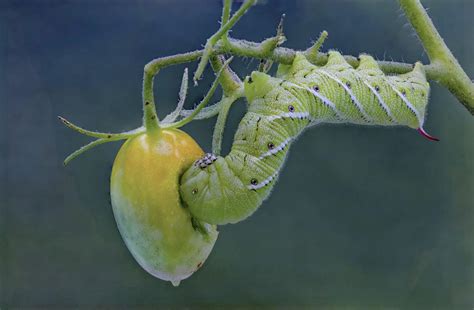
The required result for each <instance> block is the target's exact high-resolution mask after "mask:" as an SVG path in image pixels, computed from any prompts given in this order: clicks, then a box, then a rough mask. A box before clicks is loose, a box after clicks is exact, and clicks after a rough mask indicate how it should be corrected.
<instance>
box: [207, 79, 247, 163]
mask: <svg viewBox="0 0 474 310" xmlns="http://www.w3.org/2000/svg"><path fill="white" fill-rule="evenodd" d="M243 96H244V94H243V88H241V89H240V91H237V92H235V93H234V94H233V95H232V96H231V97H223V98H222V100H221V102H220V105H221V108H220V110H219V115H218V116H217V120H216V125H215V127H214V133H213V134H212V153H213V154H215V155H220V154H221V149H222V137H223V135H224V129H225V123H226V121H227V115H228V114H229V110H230V107H231V106H232V104H233V103H234V102H235V101H236V100H237V99H239V98H240V97H243Z"/></svg>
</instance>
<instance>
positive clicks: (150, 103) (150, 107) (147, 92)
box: [143, 70, 160, 132]
mask: <svg viewBox="0 0 474 310" xmlns="http://www.w3.org/2000/svg"><path fill="white" fill-rule="evenodd" d="M153 79H154V75H153V74H150V73H148V72H147V71H146V70H145V72H144V73H143V126H144V127H145V129H146V131H147V132H150V131H154V130H157V129H159V128H160V125H159V120H158V115H157V114H156V108H155V99H154V96H153Z"/></svg>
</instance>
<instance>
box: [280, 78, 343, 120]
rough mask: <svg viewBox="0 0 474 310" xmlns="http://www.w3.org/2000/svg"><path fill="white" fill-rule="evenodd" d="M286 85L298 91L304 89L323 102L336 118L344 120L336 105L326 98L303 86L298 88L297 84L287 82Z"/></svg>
mask: <svg viewBox="0 0 474 310" xmlns="http://www.w3.org/2000/svg"><path fill="white" fill-rule="evenodd" d="M287 84H288V85H289V86H293V87H296V88H300V89H304V90H306V91H309V92H310V93H312V94H313V95H314V96H316V97H317V98H319V99H321V101H322V102H323V104H325V105H326V106H328V107H330V108H331V109H332V110H333V111H334V113H336V115H337V117H338V118H339V119H341V120H342V119H344V116H343V115H342V114H341V112H340V111H339V110H338V109H337V108H336V105H335V104H334V102H332V101H331V100H329V99H328V98H326V97H324V96H323V95H321V94H319V93H318V92H317V91H315V90H314V89H311V88H309V87H305V86H300V85H298V84H295V83H292V82H287Z"/></svg>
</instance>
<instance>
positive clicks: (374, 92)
mask: <svg viewBox="0 0 474 310" xmlns="http://www.w3.org/2000/svg"><path fill="white" fill-rule="evenodd" d="M354 73H355V74H356V75H357V76H358V77H359V78H360V79H361V80H362V81H363V82H364V84H365V85H366V86H367V87H368V88H369V89H370V91H371V92H372V94H374V95H375V97H377V100H378V101H379V104H380V106H381V107H382V109H383V110H384V111H385V113H387V116H388V117H389V118H390V121H391V122H392V123H395V124H398V122H397V121H396V120H395V118H394V117H393V115H392V111H391V110H390V108H389V107H388V105H387V104H386V103H385V101H383V99H382V96H380V94H379V93H378V91H377V90H376V89H375V88H374V87H372V85H370V83H369V82H367V81H366V80H364V78H363V77H362V76H360V74H359V73H358V72H354Z"/></svg>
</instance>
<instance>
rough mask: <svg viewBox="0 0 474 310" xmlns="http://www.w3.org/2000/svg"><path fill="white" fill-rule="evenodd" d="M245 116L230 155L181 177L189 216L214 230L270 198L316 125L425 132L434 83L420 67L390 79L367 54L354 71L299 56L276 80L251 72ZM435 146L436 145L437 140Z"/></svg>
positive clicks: (333, 58)
mask: <svg viewBox="0 0 474 310" xmlns="http://www.w3.org/2000/svg"><path fill="white" fill-rule="evenodd" d="M245 95H246V98H247V101H248V112H247V113H246V114H245V116H244V117H243V118H242V120H241V122H240V124H239V127H238V129H237V131H236V133H235V136H234V143H233V145H232V148H231V151H230V153H229V154H228V155H227V156H225V157H221V156H214V155H212V154H207V155H206V156H205V157H204V158H203V159H201V160H200V161H197V162H196V163H195V164H194V165H193V166H192V167H191V168H189V169H188V170H187V171H186V172H185V173H184V174H183V176H182V177H181V187H180V191H181V198H182V199H183V202H184V204H185V205H186V206H187V207H188V208H189V211H190V212H191V214H192V215H193V216H194V217H196V218H197V219H199V220H202V221H204V222H207V223H211V224H227V223H236V222H239V221H241V220H243V219H245V218H246V217H248V216H250V215H251V214H252V213H253V212H255V211H256V209H257V208H258V207H259V206H260V205H261V203H262V201H263V200H264V199H265V198H267V197H268V195H269V194H270V192H271V189H272V188H273V186H274V184H275V182H276V180H277V178H278V175H279V172H280V169H281V168H282V166H283V164H284V161H285V159H286V156H287V153H288V150H289V147H290V145H291V142H292V141H293V140H295V139H296V138H297V137H298V136H299V135H300V134H301V132H302V131H303V130H304V129H305V128H307V127H309V126H312V125H315V124H319V123H354V124H361V125H383V126H395V125H403V126H408V127H411V128H415V129H418V131H420V133H422V134H423V135H425V136H427V137H428V138H432V137H431V136H429V135H428V134H426V132H425V131H424V130H423V122H424V118H425V109H426V105H427V102H428V95H429V84H428V82H427V81H426V77H425V73H424V70H423V66H422V65H421V64H420V63H417V64H415V66H414V68H413V70H412V71H411V72H409V73H406V74H402V75H396V76H387V75H385V74H384V73H383V72H382V71H381V70H380V68H379V67H378V65H377V63H376V61H375V60H374V59H373V58H372V57H371V56H368V55H361V56H360V65H359V66H358V67H357V68H355V69H354V68H353V67H352V66H350V65H349V64H348V63H347V62H346V61H345V59H344V57H343V56H342V55H341V54H340V53H338V52H335V51H331V52H329V57H328V62H327V64H326V65H324V66H322V67H318V66H315V65H313V64H311V63H310V62H309V61H308V60H307V59H306V58H305V56H304V55H303V54H301V53H298V54H297V56H296V57H295V60H294V61H293V63H292V64H291V65H280V66H279V69H278V72H277V76H276V77H271V76H269V75H267V74H265V73H262V72H253V73H252V74H251V76H250V77H247V78H246V80H245ZM433 139H434V138H433Z"/></svg>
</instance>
